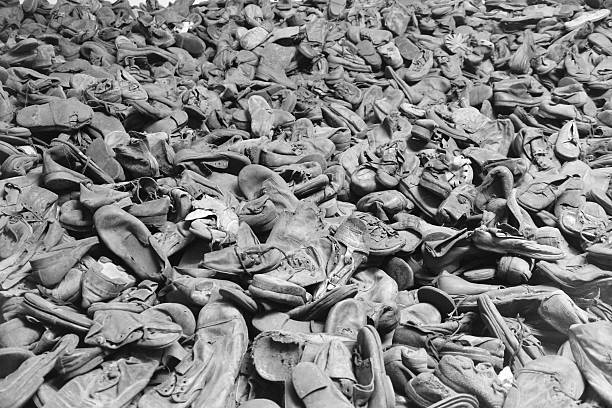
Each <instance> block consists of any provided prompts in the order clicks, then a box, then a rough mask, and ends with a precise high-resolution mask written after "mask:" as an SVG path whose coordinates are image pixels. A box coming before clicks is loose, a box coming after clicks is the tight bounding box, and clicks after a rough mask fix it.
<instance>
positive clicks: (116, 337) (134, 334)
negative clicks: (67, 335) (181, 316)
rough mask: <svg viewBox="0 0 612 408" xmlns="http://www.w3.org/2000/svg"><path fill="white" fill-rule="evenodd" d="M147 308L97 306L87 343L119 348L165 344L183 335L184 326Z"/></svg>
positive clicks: (152, 346) (112, 348) (151, 346)
mask: <svg viewBox="0 0 612 408" xmlns="http://www.w3.org/2000/svg"><path fill="white" fill-rule="evenodd" d="M149 310H151V309H147V310H145V311H143V312H141V313H139V314H137V313H133V312H128V311H125V310H98V311H96V312H95V313H94V318H93V324H92V325H91V327H90V328H89V331H88V333H87V336H86V337H85V343H86V344H89V345H92V346H100V347H104V348H107V349H111V350H114V349H117V348H119V347H123V346H125V345H127V344H130V343H136V344H137V345H138V346H139V347H144V348H164V347H167V346H168V345H170V344H171V343H173V342H175V341H177V340H178V339H180V337H181V335H182V334H183V330H182V327H181V326H180V325H179V324H177V323H173V322H171V321H168V320H166V319H163V318H161V317H160V316H158V315H156V314H155V313H153V312H148V311H149Z"/></svg>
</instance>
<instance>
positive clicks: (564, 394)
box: [504, 355, 585, 408]
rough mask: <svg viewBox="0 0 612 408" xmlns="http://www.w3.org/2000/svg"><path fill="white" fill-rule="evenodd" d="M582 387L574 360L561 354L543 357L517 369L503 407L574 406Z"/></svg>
mask: <svg viewBox="0 0 612 408" xmlns="http://www.w3.org/2000/svg"><path fill="white" fill-rule="evenodd" d="M584 389H585V384H584V380H583V378H582V374H581V373H580V370H579V369H578V366H577V365H576V363H575V362H573V361H572V360H570V359H568V358H567V357H563V356H552V355H551V356H543V357H540V358H538V359H536V360H533V361H530V362H529V363H527V364H526V365H525V367H524V368H523V369H522V370H519V372H518V373H517V374H516V384H515V385H513V386H512V388H510V391H508V396H507V397H506V400H505V402H504V408H519V407H537V408H544V407H550V406H559V404H561V405H562V406H564V407H568V408H569V407H578V406H580V405H581V404H580V403H579V401H578V400H579V398H580V397H581V396H582V394H583V392H584ZM551 404H552V405H551Z"/></svg>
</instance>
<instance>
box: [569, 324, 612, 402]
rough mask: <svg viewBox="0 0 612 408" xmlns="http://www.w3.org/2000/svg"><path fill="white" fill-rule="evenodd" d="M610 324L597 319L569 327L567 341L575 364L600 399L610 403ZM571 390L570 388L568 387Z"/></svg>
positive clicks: (611, 396) (611, 379)
mask: <svg viewBox="0 0 612 408" xmlns="http://www.w3.org/2000/svg"><path fill="white" fill-rule="evenodd" d="M610 333H612V324H611V323H610V322H608V321H598V322H593V323H587V324H577V325H574V326H572V327H570V332H569V341H570V346H571V349H572V354H573V356H574V359H575V361H576V365H577V366H578V368H579V369H580V372H581V373H582V375H583V376H584V378H585V380H586V382H587V384H589V385H590V386H591V387H592V388H593V391H594V392H595V394H597V396H598V397H599V398H600V400H601V401H602V402H603V403H604V404H606V405H610V404H612V372H611V371H610V370H609V369H608V368H607V367H608V365H609V362H608V359H607V357H606V356H607V355H608V354H607V353H608V350H609V349H610V345H609V341H608V340H607V339H609V335H610ZM570 390H571V389H570Z"/></svg>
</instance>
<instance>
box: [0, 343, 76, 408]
mask: <svg viewBox="0 0 612 408" xmlns="http://www.w3.org/2000/svg"><path fill="white" fill-rule="evenodd" d="M78 342H79V338H78V337H77V336H76V335H74V334H67V335H65V336H63V337H62V338H61V339H60V340H59V341H58V343H57V344H56V345H55V347H54V348H53V350H51V351H48V352H45V353H43V354H40V355H37V356H31V355H30V356H28V353H26V354H24V352H23V350H21V349H18V350H16V349H14V348H6V349H2V351H1V352H0V360H2V367H3V371H4V372H3V374H4V375H3V378H2V379H0V395H1V396H2V398H1V400H0V407H3V408H20V407H22V406H23V405H25V404H26V403H27V402H28V400H29V399H30V398H32V396H33V395H34V394H35V393H36V391H37V390H38V389H39V388H40V386H41V385H42V384H43V382H44V381H45V376H47V375H48V374H49V373H50V372H51V370H53V368H54V367H55V364H56V363H57V361H58V359H59V358H60V357H61V356H63V355H64V354H66V353H70V352H72V351H73V350H74V349H75V347H76V346H77V344H78ZM11 369H12V370H11Z"/></svg>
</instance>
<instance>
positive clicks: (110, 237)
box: [94, 205, 168, 281]
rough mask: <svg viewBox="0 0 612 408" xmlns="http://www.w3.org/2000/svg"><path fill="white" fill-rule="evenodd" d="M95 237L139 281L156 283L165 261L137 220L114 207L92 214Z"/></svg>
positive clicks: (163, 268)
mask: <svg viewBox="0 0 612 408" xmlns="http://www.w3.org/2000/svg"><path fill="white" fill-rule="evenodd" d="M94 223H95V225H96V230H97V232H98V236H99V237H100V239H101V240H102V242H104V244H105V245H106V246H107V247H108V248H109V249H110V250H111V251H113V252H114V253H115V255H117V256H118V257H120V258H121V259H122V260H123V261H124V262H125V264H126V265H127V266H128V267H129V268H130V270H131V271H133V272H134V273H135V274H136V276H138V277H139V278H140V279H151V280H155V281H159V280H161V279H162V274H163V272H164V270H165V269H166V267H167V265H168V260H167V259H165V255H163V253H162V252H161V249H160V248H158V245H157V242H156V239H155V238H154V237H153V235H151V233H150V232H149V230H148V229H147V227H146V226H145V225H144V224H143V223H142V222H141V221H140V220H138V218H136V217H134V216H133V215H131V214H129V213H127V212H126V211H124V210H122V209H121V208H119V207H117V206H115V205H107V206H104V207H101V208H99V209H98V210H97V211H96V213H95V214H94Z"/></svg>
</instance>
